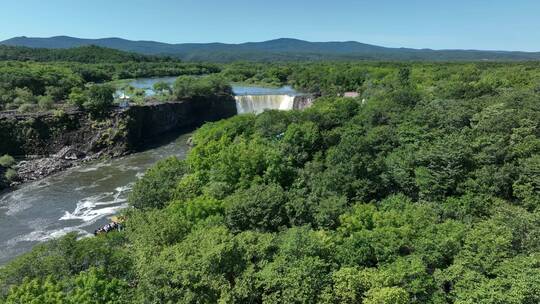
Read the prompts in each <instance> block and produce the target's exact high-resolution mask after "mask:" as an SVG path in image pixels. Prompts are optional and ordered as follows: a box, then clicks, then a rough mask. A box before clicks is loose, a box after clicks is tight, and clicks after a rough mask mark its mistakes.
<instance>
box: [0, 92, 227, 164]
mask: <svg viewBox="0 0 540 304" xmlns="http://www.w3.org/2000/svg"><path fill="white" fill-rule="evenodd" d="M235 114H236V106H235V101H234V99H233V98H232V97H231V96H217V97H209V98H197V99H190V100H185V101H179V102H169V103H159V104H149V105H143V106H132V107H130V108H128V109H124V110H117V111H114V112H112V113H111V115H110V116H109V117H108V118H106V119H104V120H101V121H93V120H90V119H89V118H88V116H87V115H86V114H85V113H82V112H76V111H75V112H70V113H65V114H63V115H53V114H36V115H4V116H0V155H3V154H10V155H12V156H17V157H25V156H32V155H35V156H51V155H54V154H57V153H59V152H61V154H65V153H68V154H69V155H70V156H73V155H76V154H95V153H103V154H107V155H111V156H117V155H121V154H124V153H126V152H132V151H136V150H139V149H141V148H143V147H144V143H145V142H148V141H151V140H153V139H156V136H159V135H162V134H164V133H167V132H174V131H182V130H189V129H193V128H196V127H198V126H200V125H202V124H204V123H205V122H207V121H215V120H219V119H223V118H227V117H230V116H233V115H235ZM65 147H70V149H71V151H61V150H62V149H64V148H65ZM61 156H62V157H63V156H64V155H61Z"/></svg>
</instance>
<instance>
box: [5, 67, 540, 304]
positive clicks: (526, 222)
mask: <svg viewBox="0 0 540 304" xmlns="http://www.w3.org/2000/svg"><path fill="white" fill-rule="evenodd" d="M220 74H221V76H222V77H229V78H228V79H232V80H234V81H244V82H253V83H255V82H263V83H275V84H283V83H289V84H292V85H294V86H295V87H297V88H299V89H304V90H306V91H309V92H319V93H321V95H323V97H321V98H319V99H318V100H317V101H316V102H315V104H314V106H313V107H311V108H309V109H307V110H305V111H290V112H281V111H266V112H264V113H262V114H260V115H258V116H255V115H240V116H236V117H233V118H231V119H227V120H223V121H220V122H216V123H210V124H206V125H205V126H203V127H202V128H200V129H199V130H198V131H197V132H196V133H195V134H194V137H193V142H194V147H193V149H192V150H191V151H190V153H189V155H188V157H187V159H186V160H179V159H176V158H169V159H165V160H163V161H161V162H159V163H158V164H157V165H156V166H155V167H153V168H152V169H150V170H148V171H147V173H146V175H145V176H144V177H143V178H142V179H141V180H140V181H139V182H138V183H137V184H136V186H135V187H134V189H133V192H132V194H131V196H130V199H129V201H130V204H131V208H128V209H127V210H125V212H124V213H125V214H124V215H125V217H126V219H127V220H126V222H125V223H124V226H125V230H124V231H121V232H113V233H109V234H106V235H100V236H98V237H92V238H86V239H82V240H79V241H77V240H76V238H77V237H76V235H74V234H69V235H68V236H66V237H63V238H61V239H58V240H54V241H50V242H48V243H45V244H42V245H38V246H36V247H35V248H34V249H33V250H32V252H30V253H28V254H25V255H23V256H21V257H19V258H17V259H15V260H13V261H12V262H10V263H9V264H8V265H6V266H4V267H3V268H2V269H1V270H0V298H1V299H3V300H4V301H5V302H6V303H31V301H32V300H33V301H35V302H36V303H218V302H219V303H367V304H374V303H397V304H401V303H516V304H517V303H526V304H533V303H539V302H540V289H539V286H540V254H539V252H540V199H539V198H540V157H539V155H540V154H539V152H540V125H539V123H540V99H539V96H540V95H539V94H540V67H539V66H538V64H537V63H521V64H505V63H500V64H486V63H470V64H434V63H415V64H400V63H340V64H337V63H319V64H317V63H313V64H271V65H270V64H269V65H263V64H261V65H257V64H235V65H230V66H225V67H223V70H222V71H221V73H220ZM191 81H192V80H189V79H183V80H179V81H178V83H179V84H183V83H184V84H185V83H188V84H189V83H191ZM199 86H203V87H204V86H206V84H204V83H201V84H198V85H197V86H196V87H199ZM349 90H353V91H357V92H359V93H360V94H361V96H360V97H359V98H341V97H338V96H337V95H338V94H340V93H343V92H344V91H349Z"/></svg>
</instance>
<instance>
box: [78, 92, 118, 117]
mask: <svg viewBox="0 0 540 304" xmlns="http://www.w3.org/2000/svg"><path fill="white" fill-rule="evenodd" d="M114 91H115V90H114V88H113V87H112V86H110V85H94V86H91V87H90V88H89V89H88V91H87V92H86V96H87V100H86V101H85V102H84V104H83V107H84V109H86V110H87V111H89V112H90V113H91V114H92V115H95V116H102V115H105V114H106V113H107V112H108V111H109V109H110V108H111V107H112V105H113V101H114V97H113V94H114Z"/></svg>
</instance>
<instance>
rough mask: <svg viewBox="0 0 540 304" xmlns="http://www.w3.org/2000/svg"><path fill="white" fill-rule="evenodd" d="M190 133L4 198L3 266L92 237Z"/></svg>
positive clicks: (0, 214)
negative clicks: (43, 246)
mask: <svg viewBox="0 0 540 304" xmlns="http://www.w3.org/2000/svg"><path fill="white" fill-rule="evenodd" d="M161 80H165V81H169V82H171V81H174V78H166V79H163V78H161V79H156V78H152V79H140V80H136V81H135V82H133V83H132V85H133V86H136V87H139V88H144V89H147V88H150V87H151V86H152V85H153V83H155V82H157V81H161ZM233 90H234V91H235V93H236V94H238V95H263V94H270V95H272V94H274V95H275V94H291V95H292V94H295V92H294V90H292V89H291V88H288V87H284V88H279V89H269V88H261V87H246V86H242V87H240V86H234V87H233ZM189 135H190V134H184V135H181V136H177V137H174V138H163V143H162V145H159V146H158V147H157V148H154V149H150V150H147V151H144V152H140V153H136V154H132V155H129V156H126V157H122V158H117V159H112V160H106V161H97V162H93V163H87V164H84V165H82V166H80V167H76V168H71V169H69V170H67V171H64V172H61V173H59V174H56V175H53V176H50V177H47V178H45V179H43V180H40V181H37V182H33V183H28V184H24V185H22V186H20V187H19V188H17V189H16V190H14V191H11V192H8V193H6V194H4V195H2V196H0V265H2V264H5V263H6V262H7V261H9V260H10V259H12V258H13V257H15V256H18V255H20V254H22V253H24V252H27V251H29V250H30V249H31V248H32V246H34V245H36V244H38V243H40V242H43V241H46V240H50V239H53V238H57V237H60V236H62V235H65V234H66V233H69V232H73V231H75V232H78V233H79V234H80V235H81V237H84V236H90V235H91V234H92V232H93V231H94V230H95V229H96V228H98V227H100V226H102V225H104V224H106V223H107V222H108V221H109V219H108V217H110V216H111V215H113V214H115V213H116V212H117V211H118V210H120V209H122V208H125V207H126V206H127V196H128V194H129V192H130V190H131V188H132V187H133V184H134V183H135V182H136V180H137V178H139V177H141V176H142V175H143V173H144V171H145V170H146V169H148V168H149V167H151V166H152V165H153V164H154V163H155V162H157V161H158V160H160V159H163V158H166V157H168V156H172V155H176V156H178V157H180V158H184V157H185V156H186V153H187V151H188V146H187V145H186V141H187V139H188V137H189Z"/></svg>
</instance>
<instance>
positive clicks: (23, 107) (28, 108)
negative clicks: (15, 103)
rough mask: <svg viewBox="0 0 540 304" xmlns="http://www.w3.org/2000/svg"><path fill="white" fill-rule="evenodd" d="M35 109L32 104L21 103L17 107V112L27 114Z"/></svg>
mask: <svg viewBox="0 0 540 304" xmlns="http://www.w3.org/2000/svg"><path fill="white" fill-rule="evenodd" d="M35 109H36V106H35V105H34V104H31V103H23V104H22V105H20V106H19V108H18V109H17V111H19V112H21V113H28V112H33V111H34V110H35Z"/></svg>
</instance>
